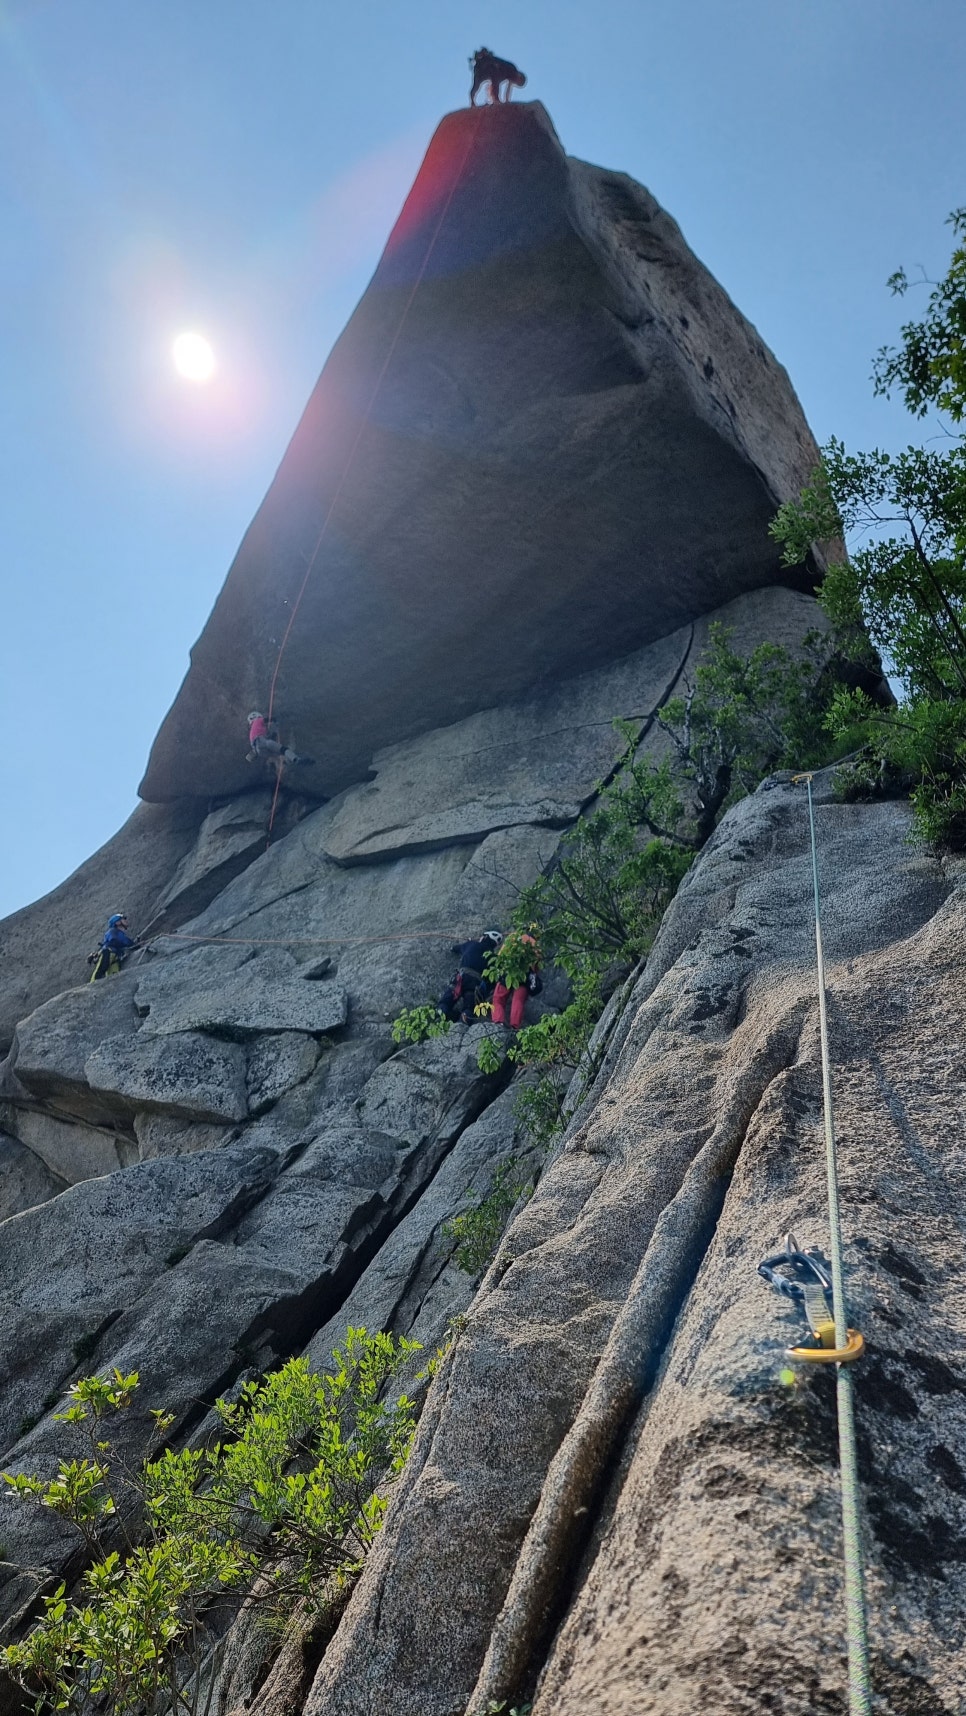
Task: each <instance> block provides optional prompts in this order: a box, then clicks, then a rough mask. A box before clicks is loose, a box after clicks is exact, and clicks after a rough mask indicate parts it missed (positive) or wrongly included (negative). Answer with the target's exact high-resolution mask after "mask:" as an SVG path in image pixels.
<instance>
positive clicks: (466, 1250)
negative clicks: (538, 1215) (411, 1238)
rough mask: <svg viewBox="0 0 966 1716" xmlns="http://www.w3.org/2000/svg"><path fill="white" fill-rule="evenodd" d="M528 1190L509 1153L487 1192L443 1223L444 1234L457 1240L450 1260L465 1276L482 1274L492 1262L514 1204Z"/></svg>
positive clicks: (474, 1198) (476, 1197) (529, 1188)
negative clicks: (464, 1272)
mask: <svg viewBox="0 0 966 1716" xmlns="http://www.w3.org/2000/svg"><path fill="white" fill-rule="evenodd" d="M530 1190H531V1187H530V1186H529V1185H528V1184H527V1183H526V1182H524V1181H521V1180H520V1178H519V1167H518V1164H517V1162H516V1160H515V1158H514V1157H512V1156H511V1157H509V1158H508V1160H507V1161H505V1162H503V1163H501V1165H500V1167H499V1168H498V1169H497V1171H496V1174H495V1175H494V1178H493V1183H492V1185H491V1187H490V1189H489V1191H488V1192H487V1193H485V1194H484V1195H483V1196H482V1197H480V1196H474V1197H473V1199H472V1202H471V1203H470V1205H469V1208H468V1209H465V1210H463V1211H462V1213H461V1214H460V1215H456V1216H453V1217H452V1219H451V1220H450V1221H447V1222H444V1223H443V1233H444V1234H445V1235H446V1237H447V1238H448V1239H454V1240H455V1241H456V1248H455V1250H454V1252H453V1261H454V1262H455V1263H456V1264H457V1265H458V1266H459V1268H460V1269H465V1271H466V1273H467V1275H473V1276H476V1275H482V1273H483V1271H484V1269H486V1268H487V1267H488V1265H489V1264H490V1263H491V1262H492V1260H493V1257H494V1256H495V1254H496V1248H497V1245H498V1244H499V1241H500V1237H501V1235H502V1233H503V1230H504V1228H505V1227H506V1224H507V1220H508V1219H509V1216H510V1212H511V1210H512V1209H513V1206H514V1204H516V1203H517V1202H518V1200H519V1199H520V1198H522V1197H523V1196H524V1195H525V1194H526V1193H528V1192H529V1191H530Z"/></svg>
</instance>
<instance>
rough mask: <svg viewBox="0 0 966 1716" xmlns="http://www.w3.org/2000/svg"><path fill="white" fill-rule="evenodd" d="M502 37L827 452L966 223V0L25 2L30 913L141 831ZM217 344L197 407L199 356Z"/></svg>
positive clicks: (1, 431)
mask: <svg viewBox="0 0 966 1716" xmlns="http://www.w3.org/2000/svg"><path fill="white" fill-rule="evenodd" d="M483 42H485V43H486V44H487V45H488V46H490V47H492V48H494V49H495V50H496V51H497V52H498V53H502V54H505V55H506V56H508V57H509V58H511V59H514V60H516V61H517V63H518V64H519V65H521V66H522V67H523V68H524V70H525V71H526V72H527V73H528V75H529V80H530V81H529V87H528V89H527V91H526V94H527V95H528V96H533V97H536V98H539V99H540V100H541V101H543V102H544V103H545V104H546V106H547V108H548V110H549V112H550V114H551V117H552V118H553V120H554V122H555V124H556V127H557V130H558V132H559V133H560V136H561V139H562V141H563V143H564V146H565V147H566V148H567V149H568V151H569V152H570V153H571V154H574V155H578V156H581V157H583V158H584V159H586V160H590V161H595V162H598V163H601V164H603V165H605V166H609V167H614V168H618V169H622V170H624V171H626V172H629V173H631V174H633V175H634V176H635V177H636V178H638V179H640V180H641V181H642V182H643V183H644V184H646V185H648V186H649V188H650V189H651V190H652V191H653V192H654V194H655V195H656V196H657V197H658V198H659V199H660V201H661V202H662V203H663V204H664V205H665V207H666V208H668V209H669V210H670V212H671V213H672V214H673V215H674V217H675V218H676V219H677V220H678V221H679V223H680V224H681V226H682V227H683V230H684V233H685V236H686V237H687V238H688V240H689V242H690V243H691V245H692V247H693V248H694V250H695V251H696V252H697V254H698V255H699V256H700V257H701V258H702V260H703V261H704V262H705V263H706V264H707V265H708V266H709V267H710V268H711V269H712V271H713V272H714V273H715V274H716V275H717V277H718V279H719V280H720V281H721V282H722V284H723V285H724V286H725V288H726V289H727V290H728V291H729V292H730V293H731V295H732V297H733V298H734V299H735V301H736V302H737V303H738V305H739V306H740V308H741V309H742V310H743V311H744V312H745V314H746V315H747V316H749V317H750V318H751V320H752V321H753V322H755V323H756V324H757V326H758V328H759V330H760V331H761V333H762V335H763V337H764V338H765V340H766V341H767V342H768V344H769V345H770V346H771V347H772V349H773V350H774V352H775V353H776V355H777V356H778V358H779V359H780V360H781V362H782V363H784V364H785V365H786V367H787V368H788V370H789V371H790V374H791V377H792V380H793V382H794V384H795V386H796V388H797V390H798V393H799V395H800V397H801V399H802V402H803V404H804V406H805V410H806V414H807V415H808V417H809V420H810V422H811V424H812V427H813V429H814V430H815V433H816V434H817V435H818V437H819V439H823V438H825V437H826V436H828V435H829V434H832V433H836V434H839V435H841V436H843V437H844V438H845V439H846V441H847V442H849V443H850V444H851V445H854V446H855V447H859V446H863V445H871V444H873V443H878V444H881V445H896V444H899V443H903V442H904V441H905V440H906V439H908V438H910V437H911V436H912V435H914V434H915V426H914V425H913V424H912V422H911V420H910V419H907V418H906V417H905V414H904V413H903V412H902V411H901V409H900V408H899V407H897V406H890V405H889V404H886V403H884V402H882V401H876V400H874V399H873V398H872V394H871V388H870V386H869V381H868V377H869V371H870V361H871V357H872V354H873V352H874V351H875V350H876V348H877V347H878V346H879V345H881V344H882V343H883V342H884V341H886V340H889V339H891V338H893V337H894V336H895V333H896V330H897V328H898V325H899V322H900V320H901V319H902V316H903V314H908V313H909V311H908V302H909V301H908V300H907V301H906V308H905V310H904V308H903V306H902V305H901V304H900V303H899V302H897V301H896V300H893V299H891V298H890V296H889V294H888V293H887V292H886V290H885V287H884V282H885V280H886V277H887V276H888V275H889V274H890V273H891V272H892V271H893V269H894V268H895V267H897V266H898V265H899V264H900V263H903V264H905V265H907V267H908V268H909V269H910V271H913V270H914V269H915V267H916V265H917V264H919V263H922V264H924V265H925V267H926V269H927V270H928V271H929V272H931V273H933V274H937V273H939V272H940V271H941V270H942V268H943V266H944V264H945V261H946V259H947V256H948V251H949V239H948V234H947V232H946V231H945V230H944V228H943V224H942V223H943V220H944V218H945V216H946V214H948V212H949V210H950V209H951V208H953V207H955V206H957V205H958V204H962V203H964V202H966V172H964V147H963V144H964V134H966V120H964V116H963V114H964V103H963V67H964V64H966V7H964V6H963V3H962V0H731V3H729V4H725V3H724V0H635V3H627V0H594V3H593V4H592V5H591V4H589V3H585V4H578V3H576V0H555V3H554V4H549V3H546V0H514V3H512V4H511V3H510V0H506V3H495V4H489V3H485V0H481V3H478V4H472V3H469V0H408V4H406V5H405V6H404V5H401V4H399V3H398V0H368V3H366V0H363V3H361V4H357V5H356V6H339V5H336V4H335V3H334V0H164V4H163V5H160V6H156V5H150V4H149V3H148V0H0V309H2V313H0V377H2V382H0V387H2V394H0V397H2V404H3V409H2V414H0V437H2V447H0V485H2V489H0V494H2V501H0V566H2V577H3V597H2V603H0V683H2V685H3V687H4V695H5V701H6V707H7V723H6V724H7V742H6V744H5V745H4V747H3V753H2V761H0V771H2V780H0V802H2V803H3V805H4V806H5V809H6V819H5V820H6V827H7V835H6V839H5V841H4V849H3V863H2V865H0V914H3V913H5V912H7V911H12V910H14V909H16V908H17V907H18V906H20V905H23V904H26V903H27V902H28V901H29V900H32V899H35V898H36V897H37V896H38V895H40V894H41V893H43V892H45V891H46V890H47V889H48V888H50V887H53V886H54V885H55V884H56V883H57V882H59V881H61V880H62V879H63V878H64V877H65V876H66V875H67V874H68V873H69V872H70V871H71V870H72V869H74V868H75V867H76V865H77V864H79V863H80V862H82V861H83V859H84V858H85V857H87V856H88V855H89V854H90V853H91V852H92V851H94V850H95V848H96V847H97V846H99V845H100V844H101V843H102V842H103V841H104V840H105V839H107V838H108V836H109V835H111V834H112V833H113V832H114V830H115V829H116V828H117V827H118V826H119V825H120V824H121V823H122V822H123V821H124V819H125V817H126V816H127V815H128V814H129V812H130V811H131V809H132V808H133V806H134V804H135V790H136V786H137V782H138V780H139V779H140V776H141V773H142V770H143V766H144V762H145V759H146V756H147V752H148V748H149V745H150V743H151V740H152V738H153V736H154V733H155V731H156V730H157V727H158V725H159V723H160V721H161V719H162V716H163V715H164V713H165V710H166V709H167V708H168V706H169V704H170V703H171V701H172V698H173V697H174V695H175V693H176V691H177V688H178V685H179V684H180V681H181V678H182V675H183V673H184V671H185V669H186V667H187V661H188V650H189V648H190V646H191V644H192V643H193V642H194V640H195V638H196V637H197V635H198V633H199V631H200V630H201V628H202V626H203V624H204V621H205V619H206V617H207V614H208V612H209V610H210V608H211V605H212V602H213V600H214V598H215V596H216V594H217V592H218V589H219V587H220V585H221V582H222V580H223V578H224V576H225V573H226V572H227V569H228V566H229V564H230V561H231V559H232V556H233V554H234V551H235V549H236V547H237V545H238V542H239V540H240V538H241V536H242V533H243V532H244V530H245V528H246V526H247V525H248V523H249V521H250V519H251V517H252V514H253V513H254V511H255V509H256V507H257V506H258V504H259V502H260V500H261V498H262V495H263V494H264V492H265V489H266V488H267V486H268V483H269V482H270V480H271V477H272V475H273V473H274V471H275V468H276V466H277V464H278V461H279V459H280V458H281V456H282V453H283V452H284V449H285V445H286V442H287V440H288V438H289V436H290V434H291V432H292V430H293V429H294V427H295V423H296V421H297V419H298V415H299V413H300V411H301V409H302V406H303V405H304V403H305V400H306V398H307V397H308V394H309V392H310V391H311V388H312V386H313V385H314V382H315V380H316V377H317V375H318V373H319V371H320V369H321V367H322V364H323V362H324V360H325V357H326V355H327V352H328V350H329V348H330V346H331V345H332V342H333V340H334V339H335V338H336V336H337V334H338V333H339V331H340V329H341V327H342V326H343V324H344V322H345V321H346V319H347V317H348V315H349V314H350V313H351V310H352V308H353V305H354V304H355V302H356V300H357V299H358V297H359V295H360V293H361V292H362V290H363V289H364V287H365V284H366V281H367V279H368V277H369V275H370V273H371V271H372V269H373V266H374V264H375V262H376V260H377V257H378V254H379V251H380V249H381V246H382V243H383V241H384V239H385V237H386V235H387V233H388V230H389V227H390V225H391V223H392V221H393V219H394V217H395V214H396V213H397V211H398V208H399V205H400V203H401V201H402V199H403V196H404V195H405V192H406V190H407V188H408V186H409V184H410V182H411V180H412V177H413V175H414V173H415V172H416V169H417V167H418V165H419V161H420V159H421V157H422V153H423V150H424V149H425V146H426V144H427V142H428V140H429V137H430V135H431V133H432V131H433V128H434V126H435V125H436V123H437V121H438V120H439V118H440V116H441V115H442V114H443V113H444V112H446V111H447V110H449V109H450V108H452V107H456V106H459V105H461V104H462V103H463V102H464V101H465V99H466V94H467V89H468V84H469V78H468V72H467V66H466V58H467V55H468V54H469V53H470V52H471V51H472V49H473V48H475V47H477V46H479V45H480V44H481V43H483ZM187 327H196V328H199V329H201V330H203V331H204V332H205V333H206V335H207V336H208V338H209V339H210V341H211V343H212V346H213V348H214V350H215V353H216V356H217V361H218V370H217V373H216V376H215V377H214V378H213V380H212V381H211V382H210V383H209V384H207V386H205V387H199V386H196V385H193V384H191V383H188V382H185V381H184V380H181V379H180V378H179V377H178V376H177V375H176V373H175V371H174V368H173V366H172V363H171V358H170V346H171V341H172V339H173V338H174V336H175V335H176V334H177V333H178V332H179V331H181V330H182V329H184V328H187Z"/></svg>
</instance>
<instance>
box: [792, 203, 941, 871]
mask: <svg viewBox="0 0 966 1716" xmlns="http://www.w3.org/2000/svg"><path fill="white" fill-rule="evenodd" d="M950 218H951V223H952V225H953V228H954V232H955V235H956V239H957V243H956V246H955V248H954V251H953V256H952V260H951V262H950V265H949V269H948V270H947V273H946V275H945V276H944V278H943V279H942V280H941V281H939V282H938V283H935V284H933V286H932V290H931V293H930V297H929V302H928V305H927V309H926V314H925V316H924V317H923V319H922V320H921V321H918V322H915V321H912V322H908V323H906V324H905V326H904V327H903V329H902V342H901V345H900V346H899V347H897V348H884V349H883V351H881V352H880V353H879V356H878V358H877V360H876V366H875V372H874V373H875V386H876V391H877V392H880V393H889V392H891V391H892V390H893V389H897V390H898V391H900V392H901V394H902V397H903V399H904V401H905V403H906V405H907V406H908V407H909V409H910V410H911V411H912V412H913V413H914V414H915V415H917V416H923V415H924V414H925V413H926V412H927V411H929V410H930V409H931V408H932V409H936V410H938V411H940V412H944V413H945V414H946V415H947V416H948V417H949V418H951V419H952V421H953V423H955V424H958V423H961V422H962V421H963V417H964V414H966V367H964V356H963V352H964V329H966V247H964V244H963V242H962V240H963V238H964V235H966V210H959V211H957V213H955V214H954V215H952V216H951V217H950ZM891 285H892V287H893V289H894V290H895V291H898V292H901V293H904V292H906V291H908V290H909V289H910V285H909V282H908V280H907V279H906V276H905V274H904V273H902V272H901V271H900V272H899V273H898V274H896V275H894V276H893V278H892V281H891ZM772 533H773V535H774V536H775V537H776V538H777V539H778V540H779V541H780V542H781V544H782V547H783V554H784V560H785V563H786V565H796V564H798V563H799V562H801V561H802V560H803V559H804V558H805V556H806V554H807V552H808V550H809V549H810V547H811V546H812V545H813V544H816V543H817V544H820V545H822V546H823V547H824V548H825V549H826V550H827V552H828V553H829V557H830V564H829V569H828V572H827V574H826V577H825V580H824V583H823V585H822V589H821V591H820V599H821V601H822V604H823V606H824V607H825V609H826V611H827V613H828V614H829V615H830V617H831V618H832V620H833V622H834V624H835V626H836V628H837V630H838V635H839V638H840V640H841V643H842V647H843V649H844V650H845V651H847V652H848V653H849V654H850V655H851V656H852V658H853V659H854V660H855V661H856V662H859V663H863V662H864V663H866V664H867V663H868V661H869V659H870V650H869V642H870V641H871V644H872V645H873V646H874V647H875V649H877V650H878V651H879V652H880V653H881V655H882V657H883V659H884V661H885V663H886V666H887V669H888V671H889V673H890V674H891V675H892V676H893V677H894V679H895V680H896V681H898V683H899V687H900V702H899V706H898V707H897V708H896V709H894V710H891V711H890V710H884V709H882V708H879V707H877V706H876V705H875V704H874V703H873V702H872V701H871V699H870V698H868V697H867V696H863V695H862V694H861V693H857V692H853V693H851V694H850V695H842V694H839V695H838V696H837V697H836V698H835V699H834V702H833V706H832V708H831V710H830V715H829V725H830V727H831V728H832V730H834V731H836V732H837V733H838V734H840V735H845V734H851V735H853V736H854V737H856V738H858V739H860V740H863V741H864V744H865V752H864V756H863V757H862V758H861V759H860V761H859V764H858V765H857V767H856V768H854V769H853V770H852V772H851V777H850V779H851V786H852V789H853V790H858V791H862V790H866V791H869V790H874V789H875V788H876V787H881V785H883V784H887V783H889V782H890V781H891V782H893V783H896V782H899V783H903V782H904V783H905V784H906V785H908V786H909V787H911V790H912V798H913V804H914V808H915V814H916V823H917V827H918V829H919V832H920V833H921V834H922V835H923V836H925V837H926V838H927V839H929V840H932V841H935V842H936V843H938V844H941V845H947V846H951V847H955V848H961V847H963V846H964V845H966V446H964V442H963V438H962V435H961V434H957V433H955V432H953V431H948V430H947V436H946V444H945V445H944V446H942V447H935V446H931V447H915V446H910V447H908V448H907V449H906V450H905V452H903V453H898V454H890V453H884V452H881V451H878V450H874V451H873V452H870V453H857V454H855V453H853V454H850V453H848V452H847V451H846V449H845V447H844V446H843V445H842V443H841V442H840V441H837V440H832V441H830V442H829V444H828V446H827V447H825V448H824V449H823V453H822V463H821V465H820V466H819V467H818V469H817V470H816V471H815V472H814V473H813V476H812V480H811V482H810V483H809V484H808V485H807V487H806V488H805V489H804V490H803V491H802V494H801V495H800V496H799V498H798V500H797V501H790V502H788V503H787V504H786V505H785V506H783V507H782V508H781V509H780V511H779V513H778V515H777V517H776V519H775V521H774V524H773V526H772ZM842 538H844V539H845V541H846V542H847V543H848V546H849V549H850V557H849V559H848V560H846V559H845V558H844V557H843V555H842V553H841V539H842Z"/></svg>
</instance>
